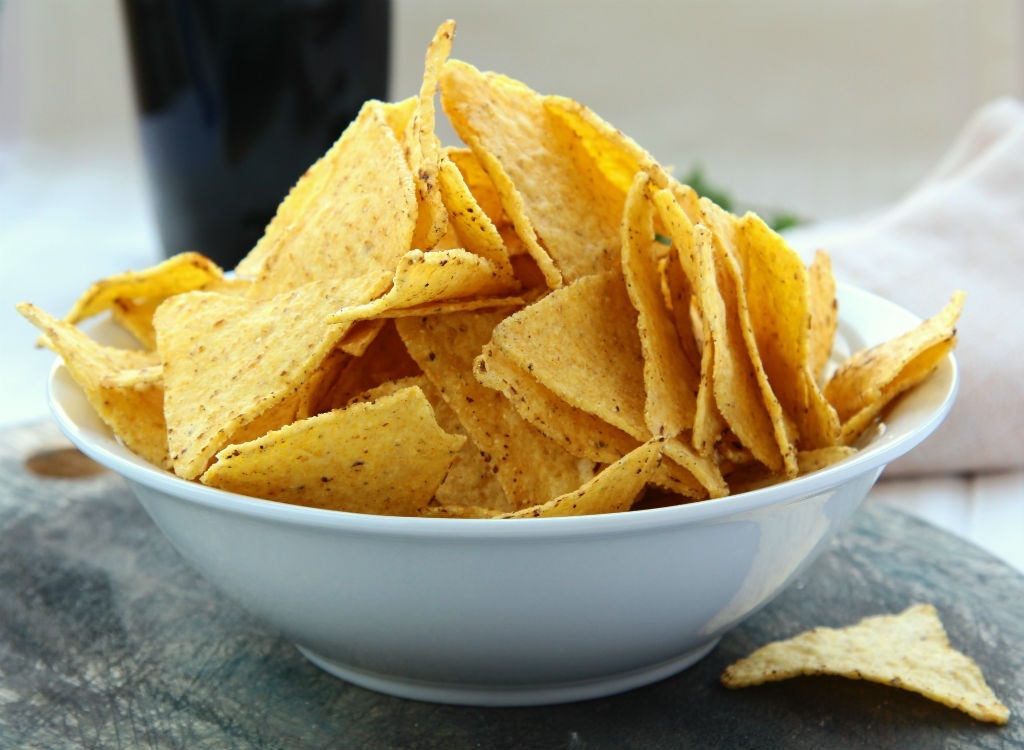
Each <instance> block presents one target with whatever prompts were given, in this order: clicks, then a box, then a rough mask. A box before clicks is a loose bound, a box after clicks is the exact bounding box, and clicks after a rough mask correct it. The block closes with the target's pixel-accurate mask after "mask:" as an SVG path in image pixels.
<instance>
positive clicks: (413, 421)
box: [201, 386, 465, 516]
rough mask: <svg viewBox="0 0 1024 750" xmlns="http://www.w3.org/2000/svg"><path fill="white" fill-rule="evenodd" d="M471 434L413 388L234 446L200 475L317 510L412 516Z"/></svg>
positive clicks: (223, 486) (221, 484)
mask: <svg viewBox="0 0 1024 750" xmlns="http://www.w3.org/2000/svg"><path fill="white" fill-rule="evenodd" d="M464 440H465V438H463V437H460V436H457V435H449V434H448V433H446V432H445V431H444V430H442V429H441V428H440V427H439V426H438V424H437V422H436V420H435V419H434V412H433V409H431V407H430V403H429V402H428V401H427V399H426V397H425V396H424V395H423V391H421V390H420V389H419V388H417V387H415V386H413V387H409V388H404V389H402V390H399V391H397V392H395V393H393V394H390V395H384V396H381V397H379V398H377V399H376V400H373V401H366V402H359V403H356V404H353V405H351V406H349V407H346V408H344V409H336V410H334V411H330V412H326V413H324V414H320V415H318V416H315V417H311V418H309V419H304V420H301V421H298V422H293V423H292V424H289V425H287V426H285V427H282V428H281V429H279V430H275V431H273V432H269V433H267V434H266V435H264V436H262V437H260V438H257V439H255V440H253V441H251V442H247V443H242V444H239V445H229V446H227V447H225V448H224V449H223V450H221V451H220V452H219V453H218V454H217V457H216V461H215V462H214V463H213V464H212V465H211V466H210V468H209V469H207V470H206V472H205V473H204V474H203V475H202V477H201V481H202V482H203V483H204V484H207V485H210V486H211V487H218V488H220V489H222V490H227V491H228V492H236V493H239V494H242V495H250V496H252V497H259V498H264V499H266V500H276V501H278V502H283V503H292V504H295V505H306V506H309V507H313V508H327V509H330V510H343V511H349V512H352V513H376V514H379V515H389V516H409V515H414V514H415V513H416V511H417V510H418V509H419V508H420V507H422V506H423V505H425V504H426V503H427V502H428V501H429V500H430V498H431V497H432V496H433V494H434V491H435V490H436V489H437V487H438V486H439V485H440V484H441V480H442V479H443V478H444V475H445V473H447V471H448V467H449V466H450V465H451V462H452V459H453V457H454V456H455V454H456V453H457V452H458V450H459V448H460V447H461V446H462V443H463V441H464Z"/></svg>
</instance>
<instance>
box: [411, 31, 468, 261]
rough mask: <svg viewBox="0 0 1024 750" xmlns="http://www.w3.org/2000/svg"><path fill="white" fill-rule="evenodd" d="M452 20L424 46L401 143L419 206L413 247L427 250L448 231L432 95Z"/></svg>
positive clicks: (448, 48) (448, 49) (446, 53)
mask: <svg viewBox="0 0 1024 750" xmlns="http://www.w3.org/2000/svg"><path fill="white" fill-rule="evenodd" d="M454 36H455V22H454V21H450V20H449V21H445V22H444V23H443V24H441V26H440V27H438V29H437V31H436V32H435V34H434V38H433V39H432V40H431V42H430V45H429V46H428V47H427V53H426V59H425V61H424V68H423V81H422V83H421V84H420V91H419V97H418V98H417V101H416V109H415V110H414V111H413V113H412V117H411V118H410V119H409V122H408V125H407V126H406V131H405V134H404V136H403V138H402V143H403V145H404V147H405V153H406V156H407V157H408V159H409V168H410V170H411V171H412V177H413V182H414V184H415V185H416V199H417V203H418V206H419V210H418V212H417V218H416V229H415V231H414V232H413V239H412V247H413V248H416V249H419V250H430V249H431V248H433V247H434V246H435V245H437V243H438V242H439V241H440V240H441V238H442V237H444V235H445V233H446V232H447V231H448V213H447V211H446V209H445V205H444V202H443V200H442V195H441V189H440V185H439V176H440V175H439V173H440V161H441V142H440V140H438V138H437V134H436V133H435V132H434V123H435V108H434V95H435V94H436V93H437V80H438V76H439V75H440V72H441V66H442V65H444V62H445V60H447V59H448V56H449V55H450V54H451V51H452V38H453V37H454Z"/></svg>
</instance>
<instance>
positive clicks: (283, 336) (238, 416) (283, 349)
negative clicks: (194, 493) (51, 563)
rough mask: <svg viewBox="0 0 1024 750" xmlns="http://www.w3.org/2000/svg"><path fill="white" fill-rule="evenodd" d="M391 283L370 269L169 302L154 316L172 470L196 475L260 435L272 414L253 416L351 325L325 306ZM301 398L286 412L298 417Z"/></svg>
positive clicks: (267, 408)
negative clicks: (260, 297) (242, 293)
mask: <svg viewBox="0 0 1024 750" xmlns="http://www.w3.org/2000/svg"><path fill="white" fill-rule="evenodd" d="M386 284H387V279H386V278H385V277H382V276H372V275H371V276H366V277H359V278H356V279H351V280H346V281H323V282H314V283H313V284H310V285H308V286H307V287H304V288H301V289H298V290H296V291H294V292H290V293H285V294H282V295H279V296H278V297H274V298H272V299H270V300H266V301H262V302H257V301H252V300H248V299H239V298H237V297H230V296H227V295H222V294H215V293H212V292H187V293H185V294H179V295H176V296H174V297H171V298H170V299H168V300H167V301H166V302H164V304H162V305H161V306H160V308H159V309H158V310H157V313H156V316H155V317H154V320H153V323H154V326H155V327H156V331H157V348H158V350H159V352H160V357H161V360H162V362H163V365H164V385H165V397H164V412H165V414H166V419H167V442H168V447H169V450H170V453H171V460H172V461H173V463H174V470H175V473H177V474H178V475H179V476H182V477H184V478H186V479H193V478H195V477H197V476H199V475H200V474H201V473H203V471H205V470H206V467H207V465H208V464H209V462H210V460H212V458H213V456H214V454H215V453H217V451H219V450H220V449H221V448H223V447H224V446H225V445H227V444H228V443H230V442H243V441H244V440H248V439H251V438H252V437H257V436H258V435H254V434H251V429H252V427H253V424H258V425H260V426H261V428H263V427H265V426H266V423H265V422H262V421H260V422H257V421H255V420H257V418H258V417H260V416H261V415H264V414H267V413H274V411H273V410H274V407H277V406H279V405H281V404H282V403H286V402H287V401H288V400H289V399H290V397H293V396H295V397H297V396H298V394H299V391H300V388H301V387H302V384H303V383H304V382H305V381H306V380H307V379H308V378H309V377H310V375H311V373H313V372H314V371H315V370H316V369H317V367H318V366H319V365H320V363H321V362H322V361H323V360H324V359H325V358H326V357H327V356H328V355H329V354H330V352H331V351H332V350H333V349H334V347H335V345H336V344H337V343H338V341H339V340H340V339H341V337H342V336H343V335H344V333H345V331H346V327H345V326H343V325H335V326H327V325H325V324H324V321H325V319H326V318H327V316H328V315H329V314H331V313H333V312H334V311H336V310H337V309H339V308H341V307H344V306H345V305H346V304H352V303H359V302H363V301H365V300H367V299H372V298H373V297H374V296H376V295H377V294H379V293H380V291H382V289H383V288H384V287H385V285H386ZM239 342H244V345H242V346H240V345H239ZM296 408H297V405H296V406H294V407H293V409H292V414H291V416H290V417H289V416H288V414H287V412H285V413H284V414H282V415H281V418H283V419H288V418H294V413H295V409H296ZM283 424H284V422H282V423H281V424H275V423H274V422H271V423H270V426H269V428H268V429H276V428H277V427H281V426H282V425H283ZM240 435H244V436H245V437H239V436H240Z"/></svg>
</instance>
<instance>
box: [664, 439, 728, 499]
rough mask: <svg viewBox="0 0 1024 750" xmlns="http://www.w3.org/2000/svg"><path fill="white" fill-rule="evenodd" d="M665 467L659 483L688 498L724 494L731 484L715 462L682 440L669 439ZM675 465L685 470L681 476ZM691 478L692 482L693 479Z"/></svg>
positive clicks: (666, 443) (665, 450) (665, 453)
mask: <svg viewBox="0 0 1024 750" xmlns="http://www.w3.org/2000/svg"><path fill="white" fill-rule="evenodd" d="M663 452H664V460H663V461H662V466H663V467H665V468H666V469H667V471H666V474H665V476H664V477H662V478H661V481H660V482H659V484H660V485H661V486H663V487H666V488H668V489H672V490H673V491H675V492H679V493H680V494H682V495H683V496H684V497H688V498H694V499H696V498H704V497H725V496H726V495H728V494H729V485H727V484H726V482H725V479H724V478H723V477H722V471H721V469H720V468H719V466H718V464H717V462H716V461H714V460H713V459H712V458H709V457H708V456H703V455H701V454H700V453H698V452H697V451H696V450H695V449H694V448H693V447H692V446H690V445H689V444H688V443H686V442H684V441H683V440H679V439H674V440H667V441H666V442H665V446H664V450H663ZM673 464H674V465H675V466H677V467H678V468H679V469H681V470H683V471H685V472H686V474H685V475H681V474H680V472H679V471H676V470H673V469H672V466H673ZM691 477H692V480H693V481H692V482H691V481H690V478H691Z"/></svg>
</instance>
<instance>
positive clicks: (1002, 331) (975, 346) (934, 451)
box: [790, 99, 1024, 476]
mask: <svg viewBox="0 0 1024 750" xmlns="http://www.w3.org/2000/svg"><path fill="white" fill-rule="evenodd" d="M790 240H791V242H792V243H793V245H794V247H796V248H797V249H798V250H799V251H800V252H801V254H803V255H805V256H809V254H810V253H811V252H813V250H814V248H816V247H822V248H825V249H826V250H828V251H829V253H830V255H831V256H832V261H833V266H834V269H835V274H836V277H837V278H838V279H839V280H840V281H846V282H849V283H851V284H854V285H856V286H859V287H862V288H865V289H868V290H869V291H872V292H875V293H877V294H879V295H881V296H883V297H886V298H888V299H890V300H892V301H894V302H897V303H899V304H901V305H903V306H904V307H906V308H908V309H909V310H911V311H913V312H914V313H916V314H918V315H920V316H922V317H928V316H930V315H932V314H934V313H935V312H938V310H939V309H940V308H941V307H942V306H943V305H944V304H945V303H946V302H947V301H948V299H949V297H950V294H951V293H952V292H953V290H955V289H963V290H965V291H966V292H967V299H966V302H965V305H964V312H963V315H962V317H961V319H960V324H959V326H958V332H959V340H958V344H957V350H956V357H957V361H958V363H959V365H960V371H961V383H960V392H959V396H958V398H957V401H956V403H955V404H954V406H953V410H952V412H951V413H950V415H949V417H947V419H946V421H945V422H944V423H943V424H942V425H941V426H940V427H939V428H938V430H937V431H936V432H935V434H934V435H932V436H931V438H929V439H928V440H927V441H926V442H925V443H923V444H922V445H920V446H919V447H917V448H915V449H914V450H913V451H911V452H910V453H909V454H908V455H907V456H905V457H904V458H902V459H900V460H899V461H897V462H895V463H894V464H893V465H892V466H891V467H890V468H889V469H888V470H887V471H886V475H887V476H893V475H895V474H901V475H913V474H933V475H934V474H956V473H970V472H980V471H986V470H997V469H1006V468H1013V467H1021V466H1024V103H1022V102H1020V101H1017V100H1015V99H999V100H996V101H993V102H991V103H989V104H987V105H986V106H984V107H983V108H982V109H981V110H979V111H978V112H977V113H976V114H975V115H974V117H973V118H972V119H971V120H970V121H969V122H968V124H967V125H966V127H965V128H964V130H963V132H962V133H961V134H960V136H959V137H958V138H957V140H956V141H955V142H954V144H953V145H952V147H951V148H950V150H949V152H948V153H947V154H946V156H945V157H944V158H943V159H942V160H941V162H940V163H939V165H938V166H937V167H936V169H935V170H934V172H933V173H932V174H931V176H930V177H929V178H928V179H927V180H925V181H924V183H923V184H921V185H919V186H918V187H917V188H916V189H915V190H913V191H912V192H911V193H910V194H909V195H907V196H906V198H904V199H903V200H902V201H901V202H900V203H898V204H897V205H895V206H893V207H891V208H889V209H886V210H883V211H882V212H880V213H878V214H875V215H873V216H872V217H869V218H865V219H862V220H853V221H850V222H848V223H845V224H842V225H835V224H833V225H831V226H820V227H810V228H808V229H805V230H801V231H797V232H794V233H792V234H791V235H790Z"/></svg>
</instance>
